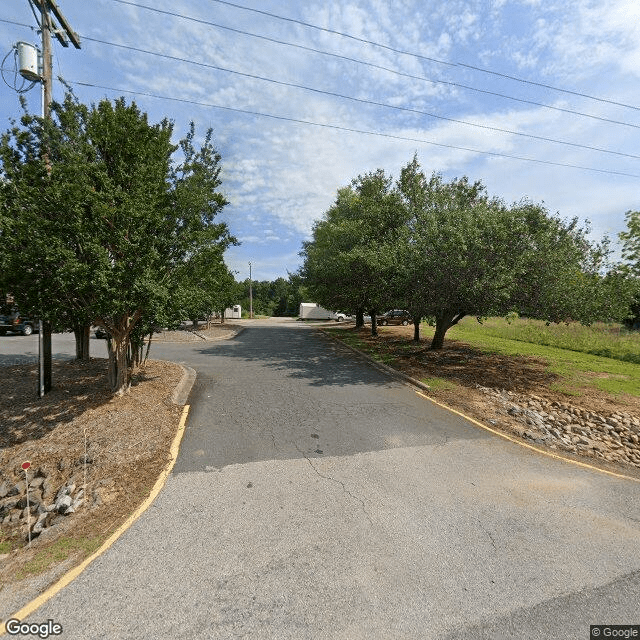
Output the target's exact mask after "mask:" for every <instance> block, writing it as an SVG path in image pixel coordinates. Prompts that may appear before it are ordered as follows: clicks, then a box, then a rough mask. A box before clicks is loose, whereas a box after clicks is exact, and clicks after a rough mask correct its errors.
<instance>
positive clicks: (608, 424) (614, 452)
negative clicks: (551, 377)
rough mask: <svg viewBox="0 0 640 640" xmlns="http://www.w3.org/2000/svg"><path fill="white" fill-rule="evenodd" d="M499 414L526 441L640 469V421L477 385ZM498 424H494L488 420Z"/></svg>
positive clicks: (620, 414)
mask: <svg viewBox="0 0 640 640" xmlns="http://www.w3.org/2000/svg"><path fill="white" fill-rule="evenodd" d="M477 388H478V390H479V391H481V392H482V393H484V394H485V395H486V396H487V397H488V398H489V399H490V400H491V402H492V403H493V404H494V406H495V407H496V410H497V412H498V413H501V414H504V415H509V416H511V417H512V418H513V419H515V420H516V421H517V422H519V423H520V424H522V425H523V427H522V429H521V430H520V431H519V433H520V435H522V436H523V437H524V438H527V439H529V440H532V441H534V442H536V443H538V444H544V445H547V446H549V447H551V448H553V449H561V450H564V451H569V452H572V453H576V454H582V455H587V456H593V457H596V458H600V459H602V460H606V461H608V462H622V463H627V464H631V465H635V466H636V467H640V419H639V418H638V417H637V416H633V415H631V414H629V413H624V412H622V411H617V412H615V413H612V414H610V415H606V416H605V415H599V414H596V413H593V412H591V411H586V410H584V409H580V408H579V407H574V406H572V405H570V404H567V403H564V402H557V401H550V400H546V399H544V398H540V397H538V396H535V395H529V396H527V395H519V394H516V393H514V392H512V391H505V390H504V389H491V388H488V387H482V386H480V385H477ZM489 422H495V421H491V420H490V421H489Z"/></svg>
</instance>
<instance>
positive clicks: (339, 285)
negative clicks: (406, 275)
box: [301, 169, 406, 335]
mask: <svg viewBox="0 0 640 640" xmlns="http://www.w3.org/2000/svg"><path fill="white" fill-rule="evenodd" d="M405 211H406V210H405V208H404V207H403V205H402V202H401V199H400V194H399V193H398V191H397V190H396V189H395V188H394V187H393V183H392V179H391V178H390V177H387V176H386V175H385V173H384V171H382V170H381V169H380V170H377V171H375V172H373V173H368V174H365V175H364V176H358V178H356V179H355V180H354V181H353V182H352V184H351V186H349V187H346V188H343V189H339V190H338V195H337V198H336V202H335V203H334V205H333V206H332V207H331V208H330V209H329V210H328V211H327V212H326V213H325V215H324V216H323V218H322V219H321V220H320V221H318V222H317V223H316V224H315V225H314V227H313V237H312V240H311V241H309V242H305V243H304V244H303V250H302V252H301V256H302V257H303V259H304V262H303V266H302V268H301V275H302V276H303V278H304V281H305V284H306V286H307V288H308V290H309V293H310V294H311V295H312V297H313V298H314V302H318V303H320V304H322V305H323V306H325V307H327V308H329V309H341V310H342V309H345V310H349V311H353V312H355V313H356V325H357V326H362V323H363V320H362V318H363V314H364V312H365V311H368V312H369V314H370V315H371V333H372V334H373V335H377V326H376V316H377V314H378V313H379V312H380V311H381V310H382V309H383V308H384V307H386V306H387V305H389V304H390V301H391V300H392V299H393V294H392V291H391V290H390V288H389V281H390V279H391V274H392V273H393V271H394V269H395V266H396V265H395V259H396V254H397V243H398V241H399V237H400V232H401V229H402V226H403V225H404V223H405V219H406V215H405Z"/></svg>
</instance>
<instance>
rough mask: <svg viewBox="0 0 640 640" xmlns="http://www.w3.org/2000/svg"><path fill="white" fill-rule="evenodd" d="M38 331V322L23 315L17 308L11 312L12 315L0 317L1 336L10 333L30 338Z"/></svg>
mask: <svg viewBox="0 0 640 640" xmlns="http://www.w3.org/2000/svg"><path fill="white" fill-rule="evenodd" d="M37 330H38V321H37V320H34V319H33V318H29V317H27V316H23V315H21V314H20V311H18V309H17V308H16V307H14V308H13V309H12V310H11V313H9V314H4V315H0V336H4V335H5V334H6V333H7V332H9V331H11V332H12V333H21V334H22V335H23V336H30V335H31V334H32V333H33V332H34V331H37Z"/></svg>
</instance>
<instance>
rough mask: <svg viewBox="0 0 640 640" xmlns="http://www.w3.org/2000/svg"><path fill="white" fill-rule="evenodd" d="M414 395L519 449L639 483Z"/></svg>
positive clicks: (420, 394) (434, 401) (423, 395)
mask: <svg viewBox="0 0 640 640" xmlns="http://www.w3.org/2000/svg"><path fill="white" fill-rule="evenodd" d="M416 393H417V394H418V395H419V396H421V397H423V398H425V399H426V400H429V402H433V404H435V405H437V406H439V407H441V408H442V409H446V410H447V411H450V412H451V413H455V414H456V415H458V416H460V417H462V418H464V419H465V420H468V421H469V422H472V423H473V424H475V425H476V426H478V427H480V428H482V429H484V430H485V431H489V432H490V433H493V434H494V435H496V436H500V437H501V438H504V439H505V440H509V442H513V443H515V444H518V445H520V446H521V447H526V448H527V449H531V450H532V451H537V452H538V453H541V454H542V455H545V456H549V457H550V458H555V459H556V460H563V461H564V462H570V463H571V464H575V465H577V466H579V467H584V468H585V469H591V470H592V471H599V472H600V473H606V474H607V475H609V476H614V477H615V478H623V479H625V480H633V482H640V478H634V477H633V476H626V475H624V474H622V473H614V472H613V471H607V470H606V469H601V468H600V467H595V466H593V465H592V464H588V463H586V462H579V461H578V460H573V459H572V458H566V457H565V456H561V455H559V454H557V453H551V452H550V451H546V450H545V449H538V447H534V446H533V445H530V444H527V443H526V442H522V440H519V439H518V438H514V437H512V436H509V435H507V434H506V433H503V432H502V431H498V430H497V429H492V428H491V427H487V425H486V424H482V422H479V421H478V420H475V419H474V418H471V417H469V416H467V415H465V414H464V413H462V412H460V411H457V410H456V409H452V408H451V407H448V406H447V405H446V404H442V403H441V402H438V401H437V400H434V399H433V398H430V397H429V396H427V395H425V394H424V393H420V392H419V391H416Z"/></svg>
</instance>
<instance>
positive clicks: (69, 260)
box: [0, 95, 234, 393]
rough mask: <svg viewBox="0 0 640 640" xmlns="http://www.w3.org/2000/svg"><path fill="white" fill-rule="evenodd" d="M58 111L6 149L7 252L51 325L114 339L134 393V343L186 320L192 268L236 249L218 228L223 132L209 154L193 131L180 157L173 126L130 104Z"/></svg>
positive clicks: (73, 105) (113, 360) (124, 380)
mask: <svg viewBox="0 0 640 640" xmlns="http://www.w3.org/2000/svg"><path fill="white" fill-rule="evenodd" d="M51 112H52V118H51V119H50V121H48V122H43V121H42V120H41V119H39V118H35V117H32V116H26V117H25V118H23V120H22V127H14V128H13V129H12V130H11V131H9V132H7V134H5V136H3V138H2V143H1V146H0V157H1V159H2V170H3V174H4V175H3V177H4V180H3V181H2V205H3V209H4V217H3V229H2V233H3V239H5V237H6V239H7V240H8V242H7V246H6V247H3V250H4V251H19V252H20V253H21V255H22V259H23V260H25V263H26V264H28V265H29V268H28V269H27V270H25V272H24V273H23V274H22V275H21V276H20V277H18V276H17V275H16V274H17V271H16V270H15V269H13V270H12V271H11V273H12V274H13V277H14V284H15V286H17V287H20V296H21V298H22V296H23V295H24V296H25V297H28V299H29V306H30V307H31V308H32V309H35V310H36V311H37V312H38V313H39V314H40V315H41V317H43V318H48V319H51V320H52V321H55V320H57V319H58V318H62V317H63V316H64V314H72V315H73V317H76V318H79V319H80V321H82V322H86V321H87V320H89V319H90V320H91V321H92V322H94V323H96V324H100V325H102V326H104V327H105V328H106V329H107V330H108V331H109V333H110V334H111V336H112V339H111V340H110V341H109V381H110V384H111V388H112V389H113V391H114V392H116V393H122V392H124V391H125V390H127V389H128V386H129V376H130V371H129V366H128V365H129V362H130V357H131V354H130V339H131V336H132V334H133V332H134V331H135V330H136V329H137V328H139V326H140V323H141V322H143V319H144V318H145V317H146V318H147V319H149V320H155V319H156V317H158V316H160V315H163V314H164V315H165V316H167V315H170V314H171V313H174V312H175V310H176V308H177V305H176V301H175V293H176V291H178V290H179V289H180V286H182V285H183V283H182V282H181V281H180V278H181V276H182V275H183V274H184V264H185V263H188V261H189V258H190V257H192V256H194V255H197V254H199V253H200V252H203V251H208V250H211V251H214V253H215V252H216V251H217V252H218V253H217V254H216V255H221V252H222V251H223V250H224V248H225V247H226V246H227V245H228V244H229V243H231V242H233V241H234V239H233V238H232V237H231V236H230V234H229V232H228V229H227V227H226V225H225V224H214V218H215V216H216V215H217V213H218V212H219V211H220V210H221V209H222V208H223V207H224V206H225V204H226V200H225V199H224V197H223V196H222V194H220V193H219V191H218V187H219V185H220V177H219V173H220V156H219V154H218V153H217V152H216V151H215V149H214V147H213V144H212V142H211V137H212V134H211V131H209V132H208V133H207V135H206V137H205V140H204V142H203V144H202V145H201V146H200V148H199V149H197V148H196V146H195V144H194V140H195V131H194V127H193V125H192V126H191V128H190V130H189V132H188V134H187V136H186V137H185V138H184V139H183V140H182V141H181V142H180V144H179V145H178V146H175V145H173V144H172V143H171V136H172V132H173V127H172V124H171V123H169V122H168V121H167V120H163V121H162V122H160V123H158V124H149V123H148V121H147V116H146V114H144V113H142V112H140V111H139V109H138V107H137V106H136V105H135V103H131V104H129V105H128V104H126V102H125V100H124V99H123V98H121V99H119V100H116V101H115V102H114V103H111V102H109V101H107V100H103V101H101V102H100V103H99V104H98V105H94V106H92V107H87V106H85V105H82V104H79V103H78V102H77V101H76V100H75V99H74V98H73V97H72V96H70V95H68V96H67V97H66V98H65V101H64V103H63V104H54V105H52V109H51ZM176 151H179V152H180V153H179V155H178V156H177V157H176V155H175V154H176Z"/></svg>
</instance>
